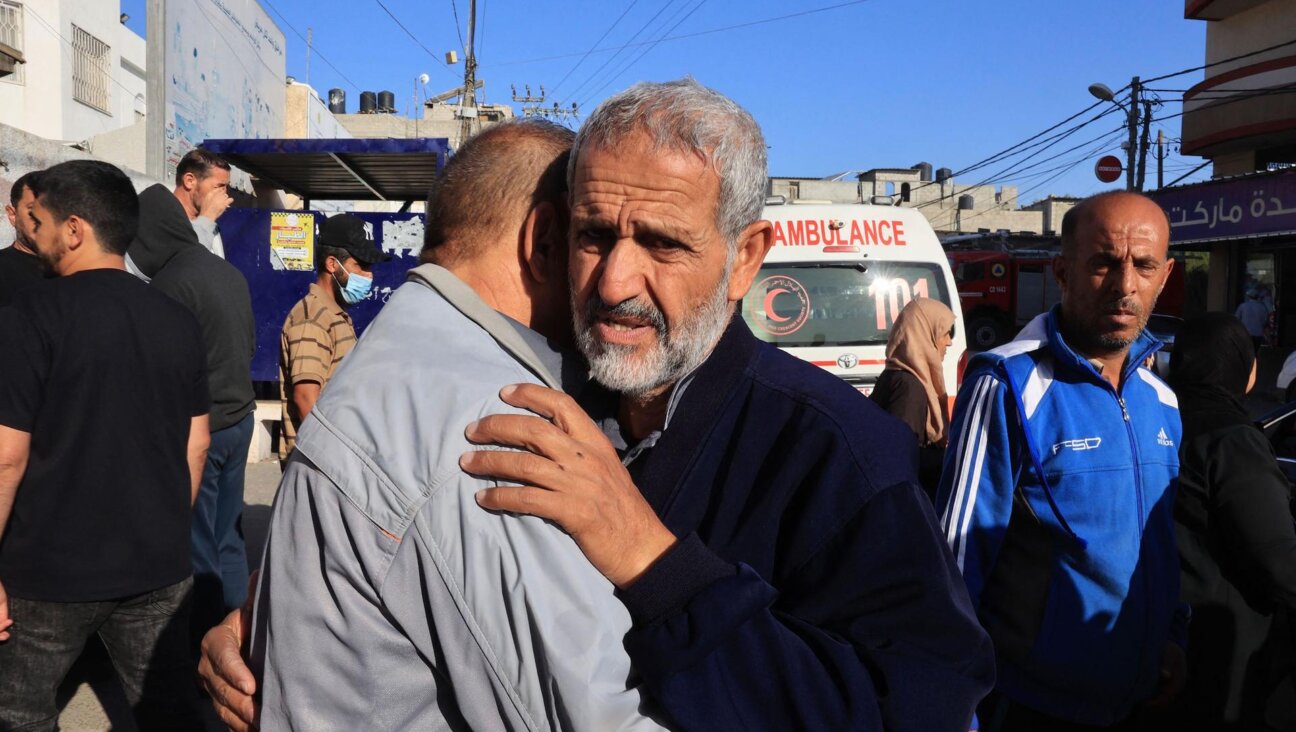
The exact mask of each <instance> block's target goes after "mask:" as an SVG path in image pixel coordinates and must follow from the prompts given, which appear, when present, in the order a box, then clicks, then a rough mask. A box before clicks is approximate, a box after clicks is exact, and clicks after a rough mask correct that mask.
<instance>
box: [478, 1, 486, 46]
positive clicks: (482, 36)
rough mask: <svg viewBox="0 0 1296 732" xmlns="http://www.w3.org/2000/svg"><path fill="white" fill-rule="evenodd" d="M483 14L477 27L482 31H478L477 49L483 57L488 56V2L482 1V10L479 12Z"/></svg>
mask: <svg viewBox="0 0 1296 732" xmlns="http://www.w3.org/2000/svg"><path fill="white" fill-rule="evenodd" d="M478 12H479V13H480V14H481V20H480V21H478V23H477V25H478V26H480V30H478V31H477V48H478V50H480V51H481V54H480V55H482V56H484V55H486V0H481V8H480V9H479V11H478Z"/></svg>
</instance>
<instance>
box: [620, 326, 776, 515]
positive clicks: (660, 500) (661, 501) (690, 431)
mask: <svg viewBox="0 0 1296 732" xmlns="http://www.w3.org/2000/svg"><path fill="white" fill-rule="evenodd" d="M760 348H761V342H760V341H758V340H756V336H753V335H752V333H751V330H749V329H748V328H747V324H746V323H745V322H743V319H742V315H741V314H740V313H738V312H737V311H736V310H735V312H734V314H733V316H732V317H731V319H730V321H729V325H728V327H727V328H725V331H724V334H723V335H721V336H720V341H719V342H718V343H717V344H716V347H715V349H714V350H712V351H711V355H709V356H707V359H706V360H705V361H703V362H702V365H701V366H699V367H698V368H697V369H696V370H695V371H694V372H693V373H694V376H693V382H692V383H691V384H689V387H688V389H687V390H686V391H685V392H684V394H683V395H682V397H681V398H680V402H679V405H678V406H677V407H676V409H675V413H674V414H673V415H671V423H670V429H668V430H665V431H664V432H662V436H661V439H660V440H658V441H657V444H656V445H655V446H654V447H653V449H652V451H651V452H650V453H649V454H648V455H647V457H646V459H642V460H639V461H636V462H635V463H633V464H632V466H631V473H632V474H634V477H635V484H636V485H637V486H638V487H639V490H640V492H642V493H643V494H644V497H645V498H647V499H648V502H649V504H651V505H652V507H653V509H654V510H655V511H656V512H657V515H658V516H662V515H664V514H665V513H666V512H667V511H669V510H670V508H671V504H672V503H673V502H674V499H675V495H676V493H677V492H678V490H679V488H680V486H681V485H682V484H683V482H684V478H685V476H686V475H687V473H688V470H689V469H690V468H691V467H692V465H693V463H694V462H695V461H696V456H697V454H698V453H700V452H701V451H702V450H703V449H704V448H705V446H706V443H707V438H708V437H709V436H710V434H711V432H712V430H713V428H714V427H715V424H716V422H717V421H718V420H719V419H720V417H721V415H722V414H723V412H724V407H725V404H726V403H727V402H728V401H729V400H730V399H731V398H732V397H733V395H734V393H735V391H736V389H737V387H738V386H739V385H740V384H741V383H742V381H743V379H744V378H746V377H747V375H748V373H749V371H750V369H751V367H752V365H753V363H754V362H755V361H756V359H757V358H758V357H759V355H760Z"/></svg>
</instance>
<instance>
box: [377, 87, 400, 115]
mask: <svg viewBox="0 0 1296 732" xmlns="http://www.w3.org/2000/svg"><path fill="white" fill-rule="evenodd" d="M378 112H379V113H380V114H393V113H395V112H396V95H395V94H392V93H391V92H389V91H380V92H378Z"/></svg>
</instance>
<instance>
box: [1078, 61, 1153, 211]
mask: <svg viewBox="0 0 1296 732" xmlns="http://www.w3.org/2000/svg"><path fill="white" fill-rule="evenodd" d="M1140 88H1141V86H1140V84H1139V78H1138V77H1137V76H1136V77H1134V79H1133V80H1132V81H1130V103H1129V106H1128V107H1127V106H1125V105H1124V104H1121V103H1120V102H1119V101H1117V100H1116V94H1115V93H1114V92H1113V91H1112V90H1111V87H1109V86H1107V85H1106V84H1098V83H1094V84H1090V85H1089V93H1090V94H1092V95H1093V96H1094V97H1095V98H1096V99H1099V100H1101V101H1104V102H1111V103H1112V104H1115V105H1116V106H1118V107H1120V108H1121V109H1123V110H1125V118H1126V121H1125V124H1126V126H1127V127H1129V144H1128V146H1127V147H1126V148H1125V190H1127V191H1132V190H1134V154H1135V150H1137V148H1138V124H1139V112H1138V109H1139V90H1140Z"/></svg>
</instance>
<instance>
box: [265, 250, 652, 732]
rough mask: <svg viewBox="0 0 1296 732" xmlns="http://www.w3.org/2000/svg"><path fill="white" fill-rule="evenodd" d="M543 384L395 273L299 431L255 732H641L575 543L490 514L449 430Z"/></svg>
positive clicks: (474, 323) (452, 301) (427, 286)
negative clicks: (503, 397)
mask: <svg viewBox="0 0 1296 732" xmlns="http://www.w3.org/2000/svg"><path fill="white" fill-rule="evenodd" d="M520 382H530V383H542V384H545V385H549V386H553V387H555V388H556V387H557V381H556V380H555V379H554V377H553V376H552V375H551V374H550V373H549V372H548V370H547V369H545V367H544V366H543V364H542V361H541V360H540V358H539V357H538V356H537V354H536V353H535V352H534V350H532V349H531V348H530V347H529V346H528V344H527V342H526V340H524V339H523V338H522V336H521V335H520V334H519V333H518V331H517V330H516V328H514V327H513V326H512V325H510V324H509V323H508V321H507V320H506V319H505V318H504V317H503V316H501V315H500V314H499V313H496V312H495V311H493V310H491V309H490V308H489V307H487V306H486V304H485V303H483V302H482V301H481V300H480V299H479V298H478V297H477V295H476V294H475V293H474V292H473V291H472V290H471V289H470V288H469V287H468V286H467V285H465V284H464V283H463V282H461V281H460V280H458V279H457V278H455V277H454V276H453V275H452V274H450V273H449V272H448V271H446V270H444V269H441V268H439V267H435V266H433V265H423V266H421V267H418V268H416V269H415V270H412V271H411V274H410V281H409V282H407V283H406V284H405V285H403V286H402V287H400V288H399V289H398V290H397V291H396V293H395V294H394V295H392V297H391V299H390V300H389V301H388V303H387V304H386V306H385V307H384V308H383V311H382V313H381V314H380V315H379V316H378V317H377V318H376V319H375V320H374V321H373V323H372V324H371V325H370V326H369V328H368V329H367V330H366V332H365V334H364V337H363V338H362V339H361V340H360V342H359V344H358V345H357V346H356V348H355V350H354V351H353V352H352V353H351V354H350V355H349V356H348V357H347V359H346V361H345V362H344V363H343V364H342V366H341V367H340V368H339V370H338V372H337V374H336V375H335V376H334V378H333V379H332V380H331V381H330V382H329V385H328V388H327V389H325V391H324V393H323V396H322V397H321V399H320V401H319V402H318V403H317V404H316V405H315V408H314V409H313V410H312V411H311V414H310V417H309V418H308V419H307V420H306V421H305V423H303V425H302V428H301V431H300V432H299V434H298V438H297V452H296V454H295V456H294V457H293V459H292V460H290V461H289V463H288V466H287V468H286V470H285V472H284V476H283V481H282V482H281V484H280V486H279V493H278V495H277V497H276V498H275V505H274V512H273V516H272V518H271V527H270V535H269V539H268V543H267V546H266V552H265V557H264V558H263V560H262V574H261V586H260V589H259V592H258V598H257V606H256V613H255V617H254V620H253V627H254V635H253V646H252V664H253V669H254V671H256V672H258V674H259V675H260V677H261V678H262V686H261V689H262V695H263V696H262V703H263V706H262V716H261V727H262V729H264V730H276V729H306V730H324V729H336V730H354V729H384V730H396V729H417V730H441V729H453V730H459V729H474V730H544V729H588V730H621V729H659V728H660V727H659V726H658V725H657V724H656V723H654V722H653V721H652V720H650V719H649V718H648V717H646V716H643V714H642V713H641V709H640V707H641V703H642V698H641V694H640V692H639V690H638V689H636V688H635V687H634V686H633V681H632V679H631V671H630V662H629V659H628V657H627V655H626V653H625V651H624V650H623V648H622V639H623V636H624V635H625V633H626V631H628V630H629V628H630V625H631V623H630V617H629V614H628V613H627V611H626V609H625V607H624V606H623V605H622V604H621V602H620V601H619V600H618V599H616V598H615V597H614V595H613V586H612V585H611V584H610V583H609V582H608V581H607V580H606V579H605V578H604V577H603V576H602V575H601V574H599V572H598V571H597V570H595V569H594V568H593V567H592V566H591V565H590V563H589V561H588V560H586V559H585V557H584V555H582V554H581V552H580V549H579V548H578V547H577V546H576V544H575V542H573V541H572V539H571V538H570V537H569V536H567V535H566V534H565V533H563V532H562V531H560V530H559V529H557V528H556V527H554V526H553V525H551V524H548V523H546V522H545V521H542V520H540V519H536V518H532V517H517V516H505V515H497V514H493V513H489V512H487V511H484V510H482V509H481V508H480V507H478V506H477V504H476V502H475V501H474V499H473V496H474V494H475V493H476V491H478V490H480V489H482V488H485V487H488V486H490V485H492V484H493V483H492V482H490V481H486V480H480V479H476V478H473V477H470V476H468V475H466V474H464V473H463V472H462V471H461V470H460V469H459V466H458V460H459V456H460V455H461V454H462V453H463V452H465V451H467V450H469V449H470V446H469V444H468V442H467V440H466V439H465V438H464V436H463V431H464V427H465V426H466V425H467V424H468V423H469V422H471V421H473V420H476V419H479V418H481V417H483V416H486V415H488V414H500V413H517V412H518V411H519V410H516V409H514V408H512V407H510V406H508V405H506V404H504V403H503V402H502V401H500V399H499V395H498V393H499V390H500V388H502V387H503V386H505V385H507V384H512V383H520Z"/></svg>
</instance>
